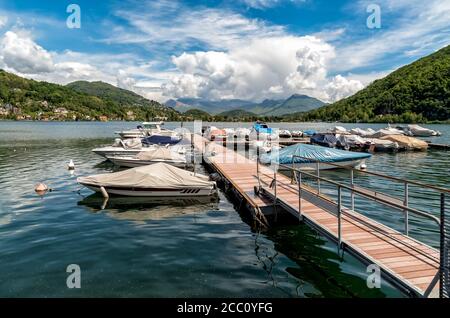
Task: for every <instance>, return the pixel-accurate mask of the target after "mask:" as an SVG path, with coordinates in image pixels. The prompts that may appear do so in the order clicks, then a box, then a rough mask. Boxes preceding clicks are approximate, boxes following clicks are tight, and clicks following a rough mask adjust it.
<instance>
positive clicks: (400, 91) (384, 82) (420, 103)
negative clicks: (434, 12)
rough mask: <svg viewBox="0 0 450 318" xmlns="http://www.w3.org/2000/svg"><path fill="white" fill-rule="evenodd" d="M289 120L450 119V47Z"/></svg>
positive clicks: (291, 116) (416, 120)
mask: <svg viewBox="0 0 450 318" xmlns="http://www.w3.org/2000/svg"><path fill="white" fill-rule="evenodd" d="M287 119H288V120H302V121H312V120H321V121H342V122H406V123H409V122H426V121H448V120H449V119H450V46H447V47H445V48H443V49H441V50H439V51H437V52H435V53H433V54H431V55H429V56H427V57H424V58H421V59H420V60H418V61H416V62H414V63H412V64H409V65H406V66H404V67H402V68H400V69H398V70H396V71H395V72H392V73H391V74H389V75H388V76H386V77H385V78H383V79H379V80H376V81H374V82H373V83H372V84H371V85H369V86H368V87H366V88H365V89H363V90H361V91H359V92H358V93H356V94H355V95H353V96H351V97H348V98H346V99H343V100H340V101H338V102H336V103H334V104H331V105H328V106H324V107H321V108H319V109H316V110H313V111H311V112H308V113H307V114H299V113H297V114H292V115H289V116H287Z"/></svg>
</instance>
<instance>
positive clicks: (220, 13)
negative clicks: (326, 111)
mask: <svg viewBox="0 0 450 318" xmlns="http://www.w3.org/2000/svg"><path fill="white" fill-rule="evenodd" d="M71 3H75V4H78V5H79V6H80V8H81V28H80V29H69V28H68V27H67V25H66V19H67V17H68V16H69V13H67V12H66V8H67V6H68V5H69V4H71ZM370 4H376V5H378V6H379V8H380V10H381V11H380V12H381V15H380V16H381V28H379V29H377V28H376V29H370V28H368V26H367V23H366V21H367V18H368V17H369V15H370V14H371V13H372V12H367V10H366V9H367V7H368V5H370ZM449 16H450V1H438V0H428V1H419V0H408V1H407V0H397V1H389V0H378V1H367V0H356V1H355V0H353V1H343V0H342V1H329V0H328V1H327V0H236V1H223V0H207V1H194V0H186V1H177V0H154V1H145V0H141V1H137V0H122V1H114V0H112V1H87V0H71V1H63V0H58V1H50V0H48V1H45V0H42V1H26V0H15V1H5V0H0V67H1V68H3V69H6V70H7V71H11V72H14V73H16V74H19V75H21V76H25V77H28V78H34V79H37V80H46V81H51V82H56V83H61V84H66V83H68V82H71V81H74V80H80V79H82V80H90V81H93V80H102V81H106V82H109V83H111V84H114V85H117V86H119V87H123V88H126V89H131V90H133V91H135V92H137V93H140V94H142V95H144V96H146V97H149V98H152V99H156V100H159V101H164V100H167V99H169V98H179V97H199V98H206V99H221V98H242V99H248V100H261V99H264V98H285V97H288V96H289V95H291V94H293V93H303V94H308V95H311V96H314V97H317V98H320V99H322V100H324V101H328V102H331V101H335V100H338V99H340V98H343V97H346V96H348V95H351V94H353V93H355V92H356V91H358V90H359V89H361V88H363V87H364V86H366V85H367V84H369V83H370V82H371V81H373V80H374V79H376V78H380V77H383V76H385V75H386V74H388V73H389V72H391V71H393V70H395V69H396V68H398V67H400V66H402V65H405V64H408V63H410V62H412V61H414V60H416V59H418V58H420V57H422V56H425V55H428V54H430V53H432V52H434V51H436V50H437V49H440V48H442V47H444V46H446V45H448V44H449V42H450V41H449V39H450V22H449V21H450V19H449V18H448V17H449Z"/></svg>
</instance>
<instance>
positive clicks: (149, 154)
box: [135, 147, 186, 162]
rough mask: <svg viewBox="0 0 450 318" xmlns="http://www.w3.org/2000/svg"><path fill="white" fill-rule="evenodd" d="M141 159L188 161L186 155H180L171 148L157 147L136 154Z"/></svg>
mask: <svg viewBox="0 0 450 318" xmlns="http://www.w3.org/2000/svg"><path fill="white" fill-rule="evenodd" d="M135 158H136V159H139V160H146V161H147V160H148V161H152V160H172V161H173V160H175V161H183V162H185V161H186V157H185V156H182V155H180V154H179V153H177V152H174V151H172V150H171V149H170V148H166V147H157V148H155V149H153V150H149V151H142V152H140V153H138V154H137V155H136V156H135Z"/></svg>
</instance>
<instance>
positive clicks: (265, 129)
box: [249, 122, 278, 140]
mask: <svg viewBox="0 0 450 318" xmlns="http://www.w3.org/2000/svg"><path fill="white" fill-rule="evenodd" d="M249 138H250V140H258V139H259V140H275V139H277V138H278V133H277V132H276V131H275V129H273V128H270V127H269V126H268V125H267V124H266V123H263V122H256V123H254V124H253V127H252V129H251V131H250V134H249Z"/></svg>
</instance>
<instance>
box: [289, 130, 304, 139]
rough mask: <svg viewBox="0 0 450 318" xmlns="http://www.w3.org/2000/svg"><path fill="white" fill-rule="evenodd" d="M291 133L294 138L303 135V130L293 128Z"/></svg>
mask: <svg viewBox="0 0 450 318" xmlns="http://www.w3.org/2000/svg"><path fill="white" fill-rule="evenodd" d="M291 135H292V137H293V138H300V137H303V132H302V131H301V130H293V131H291Z"/></svg>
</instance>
